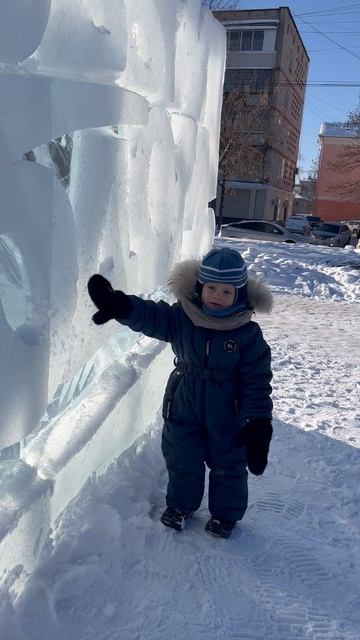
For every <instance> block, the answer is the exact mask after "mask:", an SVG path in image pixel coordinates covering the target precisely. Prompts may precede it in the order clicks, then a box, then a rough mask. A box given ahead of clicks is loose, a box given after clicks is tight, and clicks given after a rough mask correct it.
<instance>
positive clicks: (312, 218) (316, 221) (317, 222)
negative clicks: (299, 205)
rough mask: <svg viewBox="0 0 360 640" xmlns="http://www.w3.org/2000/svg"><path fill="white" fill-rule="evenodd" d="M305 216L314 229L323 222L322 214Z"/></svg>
mask: <svg viewBox="0 0 360 640" xmlns="http://www.w3.org/2000/svg"><path fill="white" fill-rule="evenodd" d="M304 218H306V220H307V222H308V223H309V225H310V227H311V228H312V229H315V228H316V227H318V226H319V225H320V224H321V223H322V220H321V218H320V216H311V215H307V214H306V215H305V216H304Z"/></svg>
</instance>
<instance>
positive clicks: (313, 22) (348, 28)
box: [238, 0, 360, 174]
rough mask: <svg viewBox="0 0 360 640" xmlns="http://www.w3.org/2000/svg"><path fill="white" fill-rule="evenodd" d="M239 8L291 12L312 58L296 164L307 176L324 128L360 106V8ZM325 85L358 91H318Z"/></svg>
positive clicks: (248, 3)
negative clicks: (343, 85) (319, 133)
mask: <svg viewBox="0 0 360 640" xmlns="http://www.w3.org/2000/svg"><path fill="white" fill-rule="evenodd" d="M238 6H239V9H269V8H272V7H279V6H287V7H289V9H290V11H291V13H292V15H293V18H294V20H295V22H296V26H297V28H298V30H299V33H300V35H301V38H302V40H303V43H304V45H305V48H306V50H307V52H308V55H309V58H310V65H309V72H308V83H309V86H308V87H307V88H306V94H305V106H304V113H303V120H302V127H301V139H300V153H301V158H300V159H299V162H298V164H299V167H300V169H301V171H302V173H303V174H306V173H307V171H308V170H309V169H310V167H311V162H312V159H315V158H316V157H317V149H318V145H317V134H318V132H319V128H320V124H321V122H334V121H337V120H343V119H345V118H346V116H347V115H348V113H349V111H352V110H353V109H355V108H356V107H357V105H358V104H359V95H360V2H357V3H356V2H351V0H342V2H341V0H316V1H315V0H294V1H293V2H291V1H290V2H284V3H279V4H277V3H276V2H274V1H271V0H241V2H240V1H239V5H238ZM329 39H330V40H332V41H334V42H331V41H330V40H329ZM335 42H336V43H338V45H340V46H338V45H337V44H335ZM342 47H343V48H342ZM345 49H346V50H345ZM326 82H328V83H330V84H331V85H336V83H339V82H340V83H341V82H349V83H351V82H353V83H357V84H358V86H357V87H339V86H318V85H319V84H320V85H324V84H325V83H326ZM312 83H314V85H313V86H311V85H312ZM315 85H316V86H315Z"/></svg>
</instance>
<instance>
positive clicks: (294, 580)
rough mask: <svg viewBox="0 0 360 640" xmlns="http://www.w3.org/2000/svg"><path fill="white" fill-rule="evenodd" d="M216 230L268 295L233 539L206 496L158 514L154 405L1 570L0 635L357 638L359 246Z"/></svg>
mask: <svg viewBox="0 0 360 640" xmlns="http://www.w3.org/2000/svg"><path fill="white" fill-rule="evenodd" d="M221 243H226V244H228V245H230V246H232V247H234V248H237V249H238V250H240V251H241V253H242V255H243V257H244V258H245V260H246V263H247V265H248V268H249V270H250V271H251V272H253V273H255V274H257V275H258V276H259V277H261V278H263V279H264V281H265V282H266V283H267V284H269V285H270V287H271V289H272V291H273V293H274V296H275V308H274V311H273V313H272V315H270V316H265V317H264V316H260V317H259V318H257V320H258V321H259V322H260V324H261V327H262V329H263V332H264V334H265V337H266V339H267V340H268V342H269V343H270V345H271V348H272V353H273V371H274V380H273V389H274V391H273V399H274V438H273V442H272V446H271V452H270V462H269V465H268V468H267V469H266V471H265V474H264V475H263V476H262V477H253V476H250V483H249V490H250V501H249V508H248V511H247V513H246V514H245V517H244V519H243V521H242V522H241V523H238V526H237V528H236V530H235V532H234V534H233V537H232V538H231V539H230V540H228V541H224V540H217V539H213V538H210V537H209V536H208V535H207V534H206V533H205V532H204V525H205V522H206V519H207V515H208V513H207V504H206V497H205V498H204V501H203V504H202V507H201V509H200V510H199V511H198V512H197V513H196V514H195V515H194V517H193V518H192V520H191V521H190V522H189V523H188V525H187V527H186V529H185V531H183V532H181V533H178V532H175V531H172V530H169V529H167V528H165V527H163V525H162V524H161V523H160V522H159V514H160V512H161V509H162V508H163V506H164V493H165V488H166V471H165V466H164V462H163V459H162V456H161V452H160V432H161V419H160V416H159V415H158V418H157V419H156V421H155V422H154V423H153V424H152V425H150V426H149V427H148V428H147V430H146V431H145V432H144V433H142V434H140V435H139V436H138V437H137V439H136V440H135V442H134V443H133V444H132V445H131V446H130V447H128V448H127V450H125V451H124V452H123V453H122V454H121V455H119V456H118V457H117V459H115V460H114V461H113V462H112V463H111V464H110V465H109V466H108V468H107V469H106V470H104V472H103V473H101V474H96V475H95V474H93V475H92V476H91V477H89V479H88V481H87V482H86V483H85V485H84V486H83V488H82V489H81V491H80V492H79V493H78V495H77V496H76V497H75V498H74V500H73V501H72V502H71V503H70V504H69V505H68V507H67V508H66V509H65V510H64V511H63V513H62V514H61V515H60V516H59V518H58V519H57V521H56V523H55V526H54V529H53V533H52V536H51V539H49V540H48V542H47V544H45V545H44V547H43V549H42V551H41V554H40V558H39V561H38V564H37V566H36V568H35V570H34V571H33V572H32V574H31V575H28V576H24V575H22V576H21V573H22V571H21V567H15V568H14V569H13V570H12V571H11V572H8V573H5V574H4V575H3V577H2V583H1V596H2V597H1V618H0V619H1V622H0V637H1V638H4V639H6V640H25V639H26V640H37V639H38V638H40V637H41V638H46V639H47V640H60V639H61V640H115V639H118V638H121V639H122V640H134V639H136V638H137V639H139V640H140V639H143V638H144V639H145V638H146V639H147V638H151V639H154V640H162V639H164V640H165V639H168V638H174V639H175V640H182V639H184V640H185V639H186V640H188V639H189V638H191V640H201V639H202V638H208V639H211V640H308V639H311V640H358V639H359V637H360V607H359V604H360V603H359V578H360V553H359V552H360V506H359V505H360V489H359V482H358V478H359V473H360V458H359V446H360V411H359V406H358V399H359V380H360V375H359V374H360V365H359V362H360V347H359V341H358V336H359V329H360V321H359V306H358V297H359V272H360V253H359V251H356V250H354V249H352V248H347V249H336V248H324V247H313V246H310V245H302V244H296V245H288V244H280V243H264V242H253V241H233V240H232V241H230V240H229V241H227V240H221V239H216V240H215V244H216V245H218V244H221ZM114 284H115V285H116V284H117V283H115V282H114ZM163 293H165V290H163ZM114 324H115V323H113V325H114ZM114 328H115V329H116V325H115V327H114ZM94 330H96V331H99V328H94ZM122 331H123V328H120V329H119V332H120V333H121V332H122ZM125 331H127V330H125ZM128 333H129V332H128ZM130 335H131V334H130ZM129 339H130V338H129ZM124 340H125V338H123V341H124ZM116 344H118V342H116ZM123 344H124V345H125V344H126V342H123ZM148 348H149V347H148ZM109 349H110V348H109V347H108V348H107V358H108V361H107V364H109V365H110V364H111V356H110V350H109ZM113 356H114V362H116V361H117V359H118V356H119V353H118V347H116V348H114V349H113ZM170 368H171V362H170V361H169V369H170ZM100 381H101V378H99V386H98V389H97V391H98V394H99V401H100V402H101V394H105V393H106V390H105V388H104V386H103V385H102V384H101V383H100ZM125 381H126V376H125ZM93 391H96V389H95V390H93ZM161 391H162V389H159V394H160V395H161ZM88 401H89V402H90V399H88ZM70 410H71V407H70V408H69V409H68V411H70ZM68 415H69V416H70V415H71V413H69V414H68ZM64 419H65V422H64V425H65V424H66V411H65V413H64ZM89 420H91V416H90V415H89ZM120 426H121V425H120V424H119V425H113V427H114V429H116V428H120ZM49 437H51V436H49ZM30 444H31V443H30ZM61 446H62V445H61V442H60V441H59V442H58V447H59V449H60V448H61ZM66 446H69V447H71V446H72V444H71V443H68V442H67V441H65V442H64V443H63V449H62V455H66ZM64 449H65V451H64Z"/></svg>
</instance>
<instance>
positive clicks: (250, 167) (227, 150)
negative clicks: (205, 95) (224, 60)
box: [218, 86, 272, 223]
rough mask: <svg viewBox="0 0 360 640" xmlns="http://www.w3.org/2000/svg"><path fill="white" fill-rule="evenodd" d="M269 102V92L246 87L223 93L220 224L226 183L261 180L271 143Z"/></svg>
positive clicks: (220, 152) (220, 155) (220, 150)
mask: <svg viewBox="0 0 360 640" xmlns="http://www.w3.org/2000/svg"><path fill="white" fill-rule="evenodd" d="M269 102H270V93H269V91H267V90H263V91H260V92H256V93H253V92H251V91H250V88H249V86H245V87H243V88H242V89H241V90H232V91H229V92H226V93H224V97H223V106H222V114H221V128H220V147H219V172H218V184H219V186H220V189H221V199H220V207H219V218H220V223H221V221H222V209H223V200H224V194H225V191H226V190H227V189H226V183H227V182H228V181H230V180H235V179H237V180H239V179H240V180H244V181H246V180H259V181H260V180H261V181H262V180H264V178H265V175H264V170H265V160H266V151H267V149H268V147H269V145H270V144H271V118H272V113H271V109H270V105H269ZM229 193H230V191H229Z"/></svg>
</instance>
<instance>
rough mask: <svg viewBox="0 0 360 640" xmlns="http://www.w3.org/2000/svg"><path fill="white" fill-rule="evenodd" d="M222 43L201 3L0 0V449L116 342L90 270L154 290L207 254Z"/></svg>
mask: <svg viewBox="0 0 360 640" xmlns="http://www.w3.org/2000/svg"><path fill="white" fill-rule="evenodd" d="M224 41H225V36H224V30H223V28H222V27H221V25H220V24H219V23H218V22H217V21H216V20H215V19H214V18H213V17H212V15H211V14H210V13H209V12H208V11H207V10H206V9H204V8H201V6H200V0H107V1H106V2H104V1H103V0H78V1H77V2H74V0H32V2H31V3H29V2H28V0H17V1H16V2H14V1H13V0H3V2H2V3H1V8H0V95H1V100H0V194H1V211H0V301H1V304H0V334H1V335H0V362H1V365H0V367H1V371H0V406H1V429H0V448H1V447H5V446H7V445H9V444H11V443H13V442H15V441H17V440H19V439H21V438H22V437H23V436H25V435H26V434H27V433H29V432H30V431H31V430H33V429H34V427H35V426H36V424H37V422H38V420H39V418H40V416H41V415H42V413H43V411H44V407H45V406H46V404H47V403H48V401H49V399H51V397H52V395H53V393H54V391H55V389H56V388H57V386H58V385H59V384H60V383H62V382H63V381H64V380H67V379H69V378H70V377H71V376H72V374H73V373H74V372H75V371H76V370H77V369H78V368H79V367H80V366H81V365H82V364H83V363H84V362H85V361H86V360H87V359H88V358H89V356H91V354H92V353H93V352H94V350H95V349H96V348H97V346H98V343H100V341H103V340H104V339H105V337H106V336H107V335H109V332H112V331H114V324H113V323H112V326H110V325H109V326H107V327H105V328H103V329H102V330H101V331H94V329H93V328H92V327H91V322H90V315H91V309H90V305H89V301H88V299H87V295H86V282H87V279H88V277H89V276H90V275H91V274H92V273H94V272H98V271H100V272H102V273H103V274H104V275H106V276H107V277H109V278H110V279H111V281H112V282H113V283H114V285H116V286H117V287H122V288H123V289H125V290H128V291H132V292H150V291H152V290H153V289H154V288H155V285H156V284H158V283H165V282H166V277H167V273H168V270H169V268H170V266H171V265H172V264H173V262H175V261H176V260H178V259H180V258H182V257H186V256H189V255H194V256H197V255H199V254H201V253H203V252H204V251H206V250H207V248H208V247H209V246H210V243H211V240H212V234H213V225H214V221H213V214H212V212H209V211H208V209H207V203H208V201H209V200H211V199H212V198H213V197H214V196H215V187H216V171H217V149H218V130H219V117H220V107H221V93H222V92H221V87H222V81H223V70H224V56H225V47H224ZM54 140H57V143H54V142H51V141H54ZM55 151H57V154H55ZM59 154H60V155H59ZM59 158H60V160H61V162H62V161H63V164H64V167H65V169H64V167H63V169H64V171H63V172H61V170H60V169H61V167H60V164H61V162H60V161H59ZM66 172H67V173H68V175H67V173H66ZM110 324H111V323H110Z"/></svg>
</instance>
